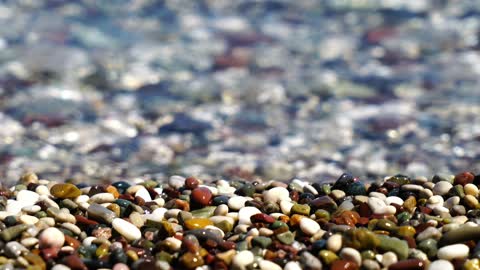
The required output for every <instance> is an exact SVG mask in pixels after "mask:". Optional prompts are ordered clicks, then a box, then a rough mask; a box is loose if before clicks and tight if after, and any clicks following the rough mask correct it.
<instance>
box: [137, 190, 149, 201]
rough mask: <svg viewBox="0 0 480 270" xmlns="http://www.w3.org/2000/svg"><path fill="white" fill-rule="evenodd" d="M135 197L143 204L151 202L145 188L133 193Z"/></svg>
mask: <svg viewBox="0 0 480 270" xmlns="http://www.w3.org/2000/svg"><path fill="white" fill-rule="evenodd" d="M137 196H138V197H140V198H142V199H143V200H144V201H145V202H151V201H152V197H150V193H148V190H147V189H146V188H141V189H139V190H138V191H137V192H135V197H137Z"/></svg>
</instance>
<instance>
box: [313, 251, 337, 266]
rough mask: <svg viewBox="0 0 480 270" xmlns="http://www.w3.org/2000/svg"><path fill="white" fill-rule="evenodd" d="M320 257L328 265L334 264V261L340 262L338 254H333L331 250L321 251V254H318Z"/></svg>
mask: <svg viewBox="0 0 480 270" xmlns="http://www.w3.org/2000/svg"><path fill="white" fill-rule="evenodd" d="M318 256H319V257H320V259H321V260H322V261H323V262H324V263H325V264H326V265H330V264H332V263H333V262H334V261H336V260H338V259H339V258H338V256H337V254H335V253H333V252H332V251H330V250H326V249H324V250H320V252H319V253H318Z"/></svg>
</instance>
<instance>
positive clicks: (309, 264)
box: [300, 251, 323, 270]
mask: <svg viewBox="0 0 480 270" xmlns="http://www.w3.org/2000/svg"><path fill="white" fill-rule="evenodd" d="M300 262H301V263H302V264H303V265H305V268H306V269H311V270H321V269H322V267H323V265H322V262H321V261H320V260H319V259H317V258H316V257H315V256H313V255H312V254H311V253H310V252H308V251H304V252H302V254H301V255H300Z"/></svg>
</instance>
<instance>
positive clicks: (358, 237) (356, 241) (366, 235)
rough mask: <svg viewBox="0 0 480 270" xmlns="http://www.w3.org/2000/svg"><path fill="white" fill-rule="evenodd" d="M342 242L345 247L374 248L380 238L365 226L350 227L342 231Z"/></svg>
mask: <svg viewBox="0 0 480 270" xmlns="http://www.w3.org/2000/svg"><path fill="white" fill-rule="evenodd" d="M343 243H344V245H345V246H347V247H351V248H354V249H357V250H365V249H375V248H376V247H377V246H378V245H379V244H380V240H379V239H378V237H377V236H376V235H375V234H374V233H373V232H371V231H369V230H368V229H365V228H359V229H352V230H348V231H346V232H345V233H344V237H343Z"/></svg>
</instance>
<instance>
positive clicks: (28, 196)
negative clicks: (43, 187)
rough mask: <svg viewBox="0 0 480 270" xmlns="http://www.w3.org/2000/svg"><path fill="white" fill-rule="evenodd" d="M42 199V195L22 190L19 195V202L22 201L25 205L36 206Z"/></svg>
mask: <svg viewBox="0 0 480 270" xmlns="http://www.w3.org/2000/svg"><path fill="white" fill-rule="evenodd" d="M39 199H40V195H39V194H38V193H36V192H33V191H30V190H26V189H24V190H20V191H19V192H18V193H17V201H21V202H22V203H24V204H25V205H34V204H35V203H37V202H38V200H39Z"/></svg>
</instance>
